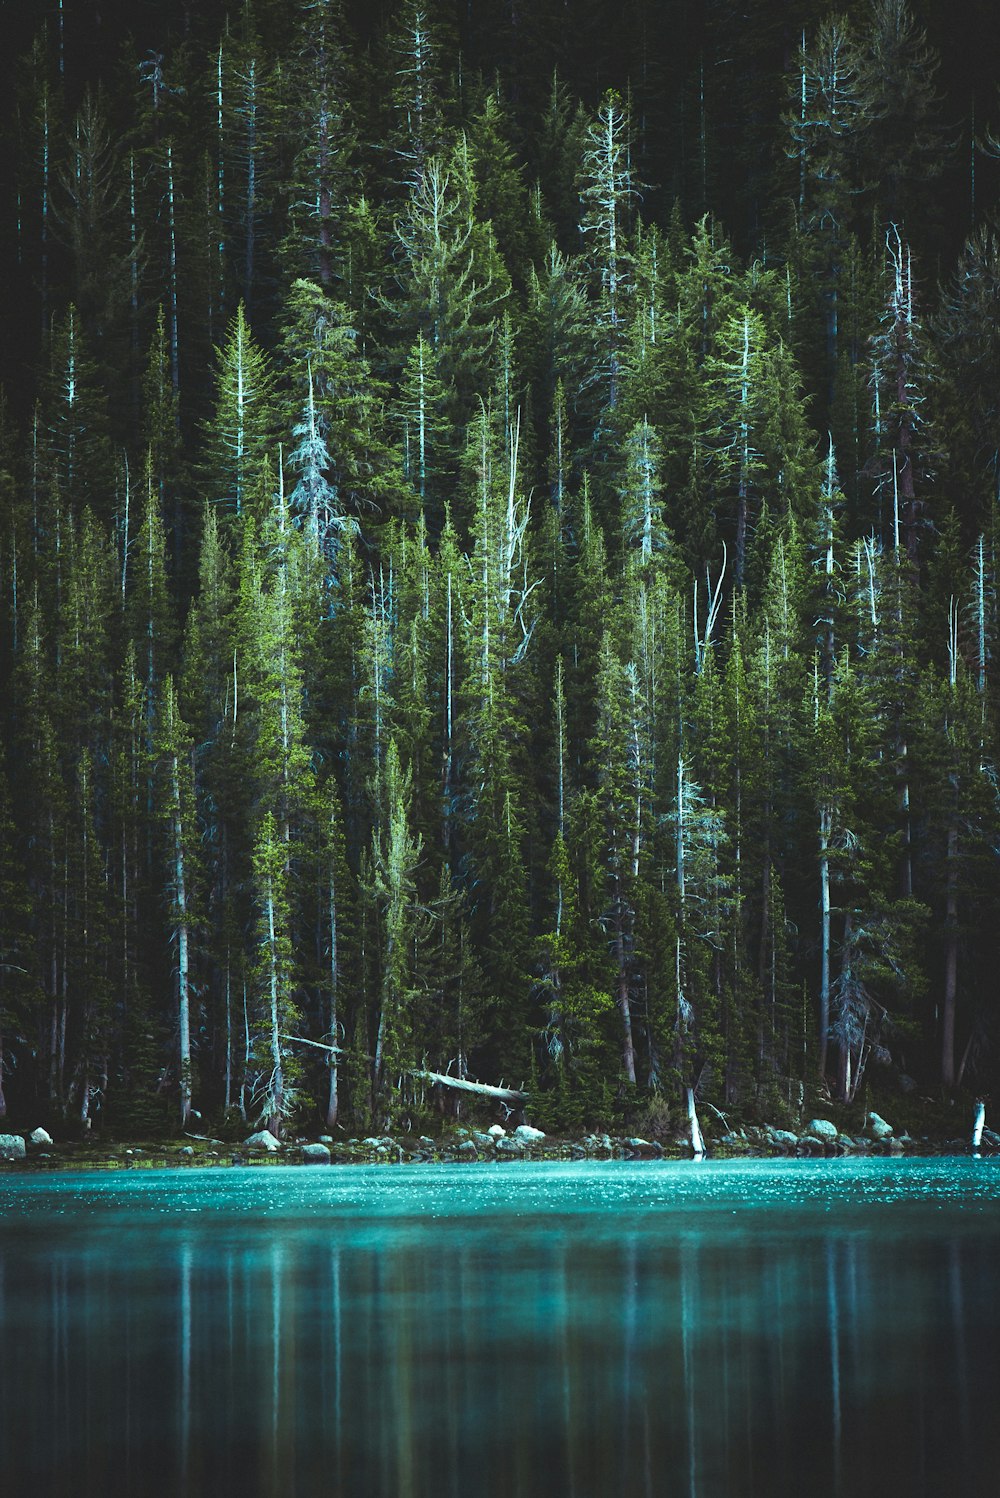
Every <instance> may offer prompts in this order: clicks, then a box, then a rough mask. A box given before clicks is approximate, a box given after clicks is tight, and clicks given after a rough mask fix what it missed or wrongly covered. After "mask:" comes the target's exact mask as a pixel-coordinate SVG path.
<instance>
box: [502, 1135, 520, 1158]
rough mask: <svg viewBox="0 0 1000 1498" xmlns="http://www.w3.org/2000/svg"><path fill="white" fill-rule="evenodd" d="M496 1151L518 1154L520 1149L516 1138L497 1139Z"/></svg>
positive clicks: (503, 1153)
mask: <svg viewBox="0 0 1000 1498" xmlns="http://www.w3.org/2000/svg"><path fill="white" fill-rule="evenodd" d="M496 1152H497V1154H498V1155H520V1154H521V1153H522V1150H521V1146H520V1145H519V1144H518V1142H517V1140H516V1139H498V1140H497V1143H496Z"/></svg>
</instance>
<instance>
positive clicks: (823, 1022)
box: [819, 806, 832, 1079]
mask: <svg viewBox="0 0 1000 1498" xmlns="http://www.w3.org/2000/svg"><path fill="white" fill-rule="evenodd" d="M831 822H832V816H831V812H830V808H829V807H827V806H824V807H823V809H822V810H821V812H820V814H819V885H820V897H819V903H820V924H821V937H820V939H821V943H822V946H821V953H820V979H819V1074H820V1078H821V1079H822V1078H823V1077H825V1076H826V1053H827V1046H828V1044H829V1038H830V830H831Z"/></svg>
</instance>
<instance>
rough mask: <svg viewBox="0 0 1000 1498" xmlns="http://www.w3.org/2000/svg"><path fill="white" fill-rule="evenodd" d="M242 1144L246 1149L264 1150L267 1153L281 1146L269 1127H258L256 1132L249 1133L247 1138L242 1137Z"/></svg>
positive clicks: (270, 1153) (272, 1152)
mask: <svg viewBox="0 0 1000 1498" xmlns="http://www.w3.org/2000/svg"><path fill="white" fill-rule="evenodd" d="M243 1144H244V1146H245V1148H246V1149H250V1150H266V1152H267V1153H268V1154H269V1155H273V1154H274V1152H275V1150H280V1148H281V1145H280V1144H279V1143H278V1141H277V1139H275V1137H274V1135H273V1134H272V1133H271V1131H270V1129H258V1130H257V1133H256V1134H251V1135H250V1138H249V1139H244V1141H243Z"/></svg>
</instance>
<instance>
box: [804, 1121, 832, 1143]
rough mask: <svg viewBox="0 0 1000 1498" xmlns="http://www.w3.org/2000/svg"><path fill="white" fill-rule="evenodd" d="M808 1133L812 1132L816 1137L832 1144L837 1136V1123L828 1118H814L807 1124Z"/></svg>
mask: <svg viewBox="0 0 1000 1498" xmlns="http://www.w3.org/2000/svg"><path fill="white" fill-rule="evenodd" d="M806 1133H807V1134H811V1135H812V1136H813V1138H814V1139H822V1140H823V1141H824V1142H827V1141H829V1143H830V1144H832V1143H833V1142H834V1140H835V1139H836V1137H837V1125H836V1124H835V1123H831V1122H830V1120H829V1119H828V1118H813V1119H810V1121H809V1123H807V1124H806Z"/></svg>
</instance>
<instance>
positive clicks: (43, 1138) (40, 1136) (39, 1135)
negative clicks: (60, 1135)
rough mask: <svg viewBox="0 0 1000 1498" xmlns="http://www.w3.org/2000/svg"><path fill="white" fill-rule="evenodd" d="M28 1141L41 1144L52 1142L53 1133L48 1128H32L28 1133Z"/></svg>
mask: <svg viewBox="0 0 1000 1498" xmlns="http://www.w3.org/2000/svg"><path fill="white" fill-rule="evenodd" d="M28 1143H29V1144H37V1145H39V1146H41V1145H43V1144H51V1143H52V1135H51V1134H50V1133H49V1132H48V1130H47V1129H32V1131H31V1133H30V1134H29V1135H28Z"/></svg>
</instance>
